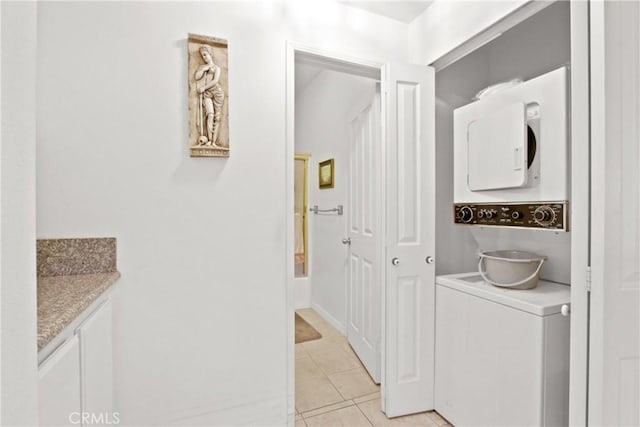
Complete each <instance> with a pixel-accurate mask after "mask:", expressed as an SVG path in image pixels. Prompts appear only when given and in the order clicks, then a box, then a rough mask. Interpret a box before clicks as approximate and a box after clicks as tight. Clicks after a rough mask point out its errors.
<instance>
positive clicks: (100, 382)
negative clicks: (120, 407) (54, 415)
mask: <svg viewBox="0 0 640 427" xmlns="http://www.w3.org/2000/svg"><path fill="white" fill-rule="evenodd" d="M111 328H112V311H111V302H110V301H106V302H105V303H104V304H103V305H102V306H101V307H100V308H99V309H98V310H96V311H95V312H94V313H93V315H91V317H89V318H88V319H87V321H86V322H84V323H83V324H82V325H81V326H80V328H79V329H78V335H79V336H80V372H81V375H80V377H81V379H82V411H83V412H85V413H89V414H95V415H96V416H99V415H100V414H104V415H103V416H104V417H106V416H107V414H108V416H111V413H112V409H113V358H112V332H111Z"/></svg>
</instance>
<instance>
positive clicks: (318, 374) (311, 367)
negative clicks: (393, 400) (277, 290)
mask: <svg viewBox="0 0 640 427" xmlns="http://www.w3.org/2000/svg"><path fill="white" fill-rule="evenodd" d="M297 313H298V314H299V315H300V316H302V318H303V319H304V320H306V321H307V322H309V323H310V324H311V326H313V327H314V328H316V329H317V330H318V332H320V333H321V334H322V338H321V339H319V340H314V341H307V342H304V343H300V344H296V427H304V426H308V427H312V426H313V427H315V426H323V427H333V426H350V427H358V426H397V427H402V426H425V427H449V424H448V423H447V421H446V420H445V419H443V418H442V417H440V415H438V414H437V413H436V412H435V411H430V412H422V413H420V414H414V415H407V416H405V417H399V418H393V419H388V418H387V417H386V416H385V415H384V413H383V412H382V411H381V410H380V386H378V385H376V384H375V383H374V382H373V380H371V377H369V374H368V373H367V372H366V371H365V369H364V366H362V364H361V363H360V360H359V359H358V357H357V356H356V354H355V353H354V352H353V350H352V349H351V346H350V345H349V343H348V342H347V338H346V337H345V336H343V335H341V334H340V332H338V330H336V329H335V328H334V327H333V326H331V325H330V324H329V323H328V322H327V321H325V320H324V319H323V318H322V317H320V315H319V314H318V313H316V312H315V311H314V310H313V309H310V308H305V309H301V310H297Z"/></svg>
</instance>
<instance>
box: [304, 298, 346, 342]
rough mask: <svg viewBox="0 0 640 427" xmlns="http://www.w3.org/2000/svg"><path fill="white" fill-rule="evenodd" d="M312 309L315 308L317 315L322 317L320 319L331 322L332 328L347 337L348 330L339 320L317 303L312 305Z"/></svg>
mask: <svg viewBox="0 0 640 427" xmlns="http://www.w3.org/2000/svg"><path fill="white" fill-rule="evenodd" d="M311 308H313V309H314V310H315V311H316V313H318V314H319V315H320V317H322V318H323V319H324V320H326V321H327V322H329V323H330V324H331V326H333V327H334V328H336V329H337V330H338V331H339V332H340V333H341V334H342V335H347V328H345V326H344V325H343V324H342V323H340V322H339V321H338V319H336V318H335V317H333V316H332V315H331V314H329V312H328V311H327V310H325V309H324V308H322V307H320V306H319V305H318V304H316V303H315V302H312V303H311Z"/></svg>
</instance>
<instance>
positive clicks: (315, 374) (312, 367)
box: [296, 357, 326, 384]
mask: <svg viewBox="0 0 640 427" xmlns="http://www.w3.org/2000/svg"><path fill="white" fill-rule="evenodd" d="M322 378H326V375H325V373H324V372H323V371H322V369H320V367H319V366H318V365H317V364H316V362H314V361H313V359H311V358H310V357H303V358H301V359H296V384H297V383H299V382H305V381H310V380H317V379H322Z"/></svg>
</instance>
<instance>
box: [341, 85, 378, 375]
mask: <svg viewBox="0 0 640 427" xmlns="http://www.w3.org/2000/svg"><path fill="white" fill-rule="evenodd" d="M365 101H366V102H364V103H363V104H362V106H361V107H360V108H356V109H355V111H354V112H353V113H352V114H351V115H350V117H351V120H350V149H349V152H350V167H349V174H350V176H349V212H350V214H349V225H348V230H349V238H350V239H351V245H350V251H349V253H350V254H349V259H350V261H349V270H350V271H349V275H348V277H349V283H348V285H347V286H348V292H347V295H348V299H349V300H348V302H347V307H348V310H347V339H348V340H349V343H350V344H351V346H352V347H353V349H354V351H355V352H356V354H357V355H358V357H359V358H360V360H361V361H362V364H363V365H364V366H365V368H366V369H367V371H368V372H369V375H371V378H373V380H374V381H375V382H376V383H379V382H380V357H381V354H380V346H379V343H380V325H381V322H382V319H381V315H382V310H381V305H380V296H381V293H382V292H381V290H382V289H381V286H382V285H381V270H380V259H381V246H382V241H381V240H382V233H381V230H380V228H381V227H380V216H381V211H382V209H384V205H382V198H381V191H380V190H381V188H382V187H381V186H382V182H381V180H380V178H379V176H380V166H381V153H380V133H381V132H380V129H381V122H380V97H379V95H378V94H375V96H373V97H371V96H369V97H368V98H367V99H365Z"/></svg>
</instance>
